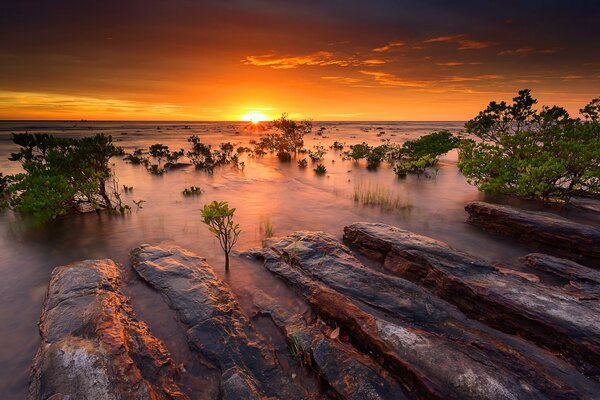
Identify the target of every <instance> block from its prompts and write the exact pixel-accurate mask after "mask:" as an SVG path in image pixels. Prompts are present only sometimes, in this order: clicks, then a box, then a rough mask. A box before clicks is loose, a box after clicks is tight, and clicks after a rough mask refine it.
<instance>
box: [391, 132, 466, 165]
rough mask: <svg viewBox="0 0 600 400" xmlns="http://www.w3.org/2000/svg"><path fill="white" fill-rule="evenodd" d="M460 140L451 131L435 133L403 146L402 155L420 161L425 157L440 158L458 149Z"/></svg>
mask: <svg viewBox="0 0 600 400" xmlns="http://www.w3.org/2000/svg"><path fill="white" fill-rule="evenodd" d="M459 143H460V139H459V138H457V137H455V136H453V135H452V133H450V132H449V131H439V132H433V133H430V134H428V135H424V136H421V137H420V138H418V139H415V140H409V141H407V142H405V143H404V144H403V145H402V151H401V153H402V155H404V156H405V157H408V158H412V159H418V158H421V157H423V156H425V155H431V156H434V157H439V156H441V155H443V154H446V153H447V152H449V151H450V150H452V149H455V148H456V147H458V145H459Z"/></svg>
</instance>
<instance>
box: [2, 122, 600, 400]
mask: <svg viewBox="0 0 600 400" xmlns="http://www.w3.org/2000/svg"><path fill="white" fill-rule="evenodd" d="M321 126H323V127H325V128H326V129H325V130H324V133H323V137H320V136H316V135H315V136H311V137H308V138H307V140H306V142H307V143H306V144H307V147H309V148H310V147H312V146H314V145H323V146H325V147H327V148H329V146H330V145H331V143H332V142H333V141H334V140H337V141H341V142H345V143H346V144H354V143H359V142H362V141H366V142H368V143H370V144H373V145H376V144H378V143H380V142H381V140H382V139H385V138H387V139H390V141H391V142H395V143H402V142H403V141H405V140H407V139H412V138H417V137H419V136H421V135H422V134H425V133H429V132H431V131H435V130H440V129H449V130H451V131H460V129H461V128H462V123H458V122H396V123H389V122H375V123H369V122H365V123H322V124H321V123H316V124H315V128H317V129H318V128H319V127H321ZM245 128H246V125H245V124H243V123H186V124H184V123H165V122H144V123H141V122H93V123H87V122H79V123H65V122H31V121H27V122H14V121H6V122H0V171H2V172H4V173H5V174H7V173H13V172H16V171H18V168H19V167H18V165H17V164H15V163H12V162H9V161H8V160H7V157H8V155H9V154H10V152H11V151H13V150H14V149H15V147H14V145H13V144H12V142H11V136H10V135H11V132H26V131H27V132H45V133H53V134H56V135H60V136H82V135H90V134H94V133H99V132H103V133H106V134H111V135H113V138H114V139H115V140H116V141H117V144H118V145H120V146H123V147H124V148H125V150H128V151H132V150H133V149H135V148H138V147H148V146H149V145H150V144H153V143H163V144H166V145H169V146H170V147H171V148H172V149H178V148H180V147H184V148H187V147H188V146H187V142H186V139H187V137H189V136H190V135H192V134H196V135H199V136H200V137H201V139H202V140H203V141H204V142H206V143H210V144H218V143H220V142H227V141H230V142H232V143H234V144H236V145H246V146H247V145H248V142H249V141H250V140H252V139H256V138H257V137H258V136H259V133H257V132H256V131H255V130H251V129H245ZM315 131H316V129H315ZM381 131H385V135H382V136H380V137H378V136H377V133H379V132H381ZM456 159H457V154H456V152H451V153H449V154H448V155H447V156H444V157H443V158H442V160H441V162H440V164H439V166H438V172H437V174H436V175H435V176H434V177H431V178H418V177H415V176H409V177H407V178H406V179H402V180H400V179H397V178H396V176H395V175H394V173H393V171H392V169H391V168H390V167H389V166H387V165H383V166H382V167H381V168H380V169H379V170H378V171H376V172H373V171H368V170H366V168H365V165H364V163H363V162H359V163H356V162H353V161H343V160H341V158H340V153H339V152H334V151H333V150H329V152H328V153H327V155H326V158H325V161H324V162H323V164H324V165H326V166H327V170H328V173H327V174H326V176H322V177H319V176H316V175H315V173H314V172H313V168H314V165H312V166H311V162H310V161H309V168H306V169H300V168H298V166H297V165H296V163H295V161H293V162H292V163H280V162H278V160H277V159H276V158H274V157H272V156H266V157H263V158H247V157H246V156H244V157H243V161H244V163H245V168H244V170H243V171H241V170H237V169H233V168H231V167H229V166H227V167H224V168H220V169H216V170H215V172H214V174H212V175H209V174H206V173H204V172H201V171H195V170H194V169H193V168H192V167H189V168H184V169H181V170H177V171H171V172H169V173H167V174H165V175H163V176H152V175H150V174H149V173H148V172H146V171H145V169H144V168H143V167H141V166H133V165H128V164H126V163H124V162H122V161H121V160H120V159H115V160H114V162H115V167H116V171H117V176H118V178H119V181H120V184H123V185H127V186H133V187H134V189H133V191H132V193H128V194H126V195H124V196H125V199H126V200H128V201H130V202H131V201H132V200H139V199H143V200H145V201H146V202H145V203H144V206H143V209H141V210H138V211H136V210H135V206H133V208H134V211H133V212H132V213H131V215H127V216H125V217H116V216H111V215H109V214H106V213H104V214H88V215H73V216H68V217H65V218H61V219H59V220H57V221H55V222H53V223H51V224H50V225H48V226H45V227H43V228H31V227H29V226H28V225H27V224H25V223H23V221H22V220H21V219H20V218H19V217H18V216H16V215H14V214H13V213H12V212H8V211H0V276H1V280H0V318H1V319H0V321H1V323H0V399H12V398H23V396H24V394H25V392H26V387H27V380H28V373H29V371H28V369H29V364H30V362H31V359H32V357H33V356H34V354H35V351H36V349H37V346H38V344H39V337H38V330H37V325H36V324H37V322H38V319H39V314H40V309H41V306H42V302H43V298H44V295H45V291H46V287H47V284H48V280H49V276H50V273H51V271H52V269H53V268H54V267H56V266H58V265H63V264H66V263H69V262H73V261H76V260H81V259H93V258H112V259H114V260H115V261H117V262H119V263H122V264H123V265H124V268H125V269H127V268H128V267H129V262H128V254H129V251H130V250H131V249H132V248H133V247H135V246H137V245H139V244H141V243H152V244H160V243H176V244H179V245H181V246H184V247H188V248H190V249H192V250H194V251H195V252H197V253H198V254H200V255H202V256H204V257H206V258H207V259H208V261H209V262H210V263H211V264H212V265H213V266H214V267H215V269H216V271H217V272H218V273H219V274H220V275H221V276H222V277H223V278H224V279H225V280H227V281H228V282H229V284H230V285H231V286H232V288H233V290H234V291H235V292H236V294H237V295H238V297H239V298H240V302H241V304H242V307H243V308H244V310H245V311H246V312H247V313H248V314H251V313H252V294H253V293H254V292H256V291H258V290H263V289H264V290H268V291H269V294H271V295H272V296H275V297H277V298H278V299H280V300H281V301H284V302H285V303H286V305H287V306H288V307H301V302H299V301H298V300H297V299H296V298H295V297H294V296H293V295H292V294H291V293H290V292H289V291H288V290H287V289H286V288H285V287H284V285H283V284H282V283H281V282H279V281H278V280H276V279H275V278H273V277H271V276H270V275H269V274H268V273H266V272H265V271H264V270H263V269H262V268H261V267H259V266H256V265H254V264H252V263H249V262H247V261H245V260H241V259H239V258H236V257H233V259H232V265H231V273H230V274H228V275H225V274H224V270H223V259H222V254H221V250H220V248H219V246H218V242H217V241H216V239H214V238H212V237H211V236H210V235H209V232H208V230H207V229H206V226H205V225H203V224H202V223H201V219H200V212H199V209H200V207H201V206H202V205H203V204H204V203H207V202H209V201H212V200H226V201H228V202H229V203H230V204H231V205H232V206H234V207H236V208H237V211H236V219H237V222H239V224H240V226H241V227H242V235H241V238H240V241H239V244H238V245H237V249H240V250H241V249H246V248H249V247H253V246H259V245H260V244H261V241H262V240H263V239H264V226H269V225H270V226H271V227H272V229H273V231H274V234H275V236H278V235H285V234H287V233H290V232H292V231H295V230H322V231H325V232H328V233H331V234H333V235H335V236H336V237H341V235H342V229H343V227H344V226H345V225H347V224H350V223H352V222H356V221H379V222H385V223H388V224H392V225H397V226H399V227H402V228H405V229H408V230H412V231H414V232H417V233H420V234H424V235H427V236H431V237H433V238H436V239H439V240H443V241H445V242H448V243H450V244H451V245H453V246H454V247H456V248H459V249H462V250H465V251H468V252H470V253H472V254H475V255H477V256H481V257H484V258H487V259H491V260H495V261H499V262H503V263H506V264H509V265H510V264H515V263H516V259H517V258H518V257H519V256H521V255H524V254H526V253H527V252H529V251H531V249H530V248H528V247H527V246H524V245H519V244H515V243H514V242H511V241H506V240H503V239H499V238H497V237H494V236H491V235H488V234H485V233H483V232H482V231H480V230H478V229H476V228H474V227H471V226H469V225H467V224H465V223H464V221H465V219H466V213H465V211H464V209H463V207H464V205H465V204H466V203H467V202H469V201H472V200H480V199H483V198H484V196H483V195H482V194H481V193H479V192H478V191H477V189H475V188H474V187H472V186H470V185H468V184H467V182H466V180H465V178H464V177H463V176H462V175H461V174H460V172H459V171H458V170H457V168H456ZM192 185H194V186H200V187H202V188H203V189H204V193H203V194H202V195H201V196H199V197H184V196H183V195H182V194H181V191H182V190H183V189H184V188H185V187H188V186H192ZM367 187H370V188H371V189H372V190H383V191H386V192H388V193H389V196H390V197H391V198H393V199H395V200H394V201H395V202H396V203H397V204H398V205H399V206H398V207H396V208H393V209H391V210H382V209H381V208H378V207H374V206H363V205H361V204H359V203H356V202H355V201H354V200H353V195H354V192H355V190H357V189H359V188H363V189H364V188H367ZM487 200H490V201H498V199H487ZM131 204H132V203H131ZM132 205H133V204H132ZM521 205H523V204H521ZM524 206H526V207H532V208H536V207H537V206H535V205H530V204H525V205H524ZM550 211H552V210H550ZM561 212H562V213H563V214H565V213H567V214H568V216H569V217H570V218H573V219H575V220H583V221H587V222H588V223H589V221H590V220H589V216H588V215H585V214H583V213H582V212H581V211H573V210H571V211H565V210H562V211H561ZM597 222H598V221H597V220H596V221H593V223H597ZM127 291H128V293H130V294H133V295H134V308H135V309H136V311H137V312H138V314H139V316H140V317H141V318H143V319H147V320H148V322H149V324H150V326H151V328H153V330H154V331H155V333H156V334H157V335H158V336H159V337H161V338H162V339H163V340H165V342H166V344H167V346H168V347H169V348H170V350H171V352H172V353H173V355H174V357H175V358H176V359H177V361H178V362H185V363H189V364H193V361H192V360H189V358H190V356H189V354H188V353H187V352H186V351H185V350H182V347H186V346H184V343H185V339H184V336H183V333H182V332H178V331H174V330H173V329H167V328H165V326H166V325H167V324H164V322H165V321H166V320H168V319H171V318H172V315H170V314H169V313H168V310H167V309H166V308H165V307H164V304H162V302H161V300H160V299H159V298H158V297H156V296H155V295H154V294H153V293H152V292H151V291H150V290H149V289H147V288H146V287H145V286H144V285H142V284H141V283H139V282H137V281H136V280H135V279H130V280H129V284H128V287H127ZM169 325H172V324H169ZM188 370H191V371H194V366H193V365H191V366H189V368H188ZM188 383H189V382H188ZM190 384H193V383H190ZM200 384H201V383H200Z"/></svg>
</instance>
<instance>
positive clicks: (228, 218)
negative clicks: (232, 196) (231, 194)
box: [200, 201, 241, 271]
mask: <svg viewBox="0 0 600 400" xmlns="http://www.w3.org/2000/svg"><path fill="white" fill-rule="evenodd" d="M200 212H201V214H202V222H204V223H205V224H206V225H208V229H209V231H210V232H211V233H212V234H213V235H215V237H216V238H217V239H219V244H220V245H221V248H222V249H223V252H224V253H225V271H229V253H230V252H231V249H232V248H233V246H235V244H236V242H237V240H238V237H239V235H240V232H241V230H240V225H239V224H235V223H234V222H233V214H234V213H235V208H229V204H228V203H227V202H226V201H219V202H217V201H213V202H212V203H210V204H205V205H204V208H202V210H200Z"/></svg>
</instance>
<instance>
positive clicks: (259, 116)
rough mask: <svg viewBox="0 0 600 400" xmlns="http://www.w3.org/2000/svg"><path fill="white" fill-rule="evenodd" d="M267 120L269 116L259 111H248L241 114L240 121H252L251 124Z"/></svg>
mask: <svg viewBox="0 0 600 400" xmlns="http://www.w3.org/2000/svg"><path fill="white" fill-rule="evenodd" d="M267 120H269V117H267V116H266V115H265V114H263V113H261V112H259V111H250V112H248V113H246V114H244V116H242V121H248V122H252V123H253V124H258V123H259V122H263V121H267Z"/></svg>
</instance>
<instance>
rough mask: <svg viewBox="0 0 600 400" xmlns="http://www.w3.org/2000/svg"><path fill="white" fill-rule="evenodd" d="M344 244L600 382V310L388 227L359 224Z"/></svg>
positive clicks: (347, 231)
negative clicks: (529, 341)
mask: <svg viewBox="0 0 600 400" xmlns="http://www.w3.org/2000/svg"><path fill="white" fill-rule="evenodd" d="M344 239H345V240H346V241H347V242H349V243H351V244H352V246H354V247H355V248H357V249H358V250H359V251H361V252H363V253H365V254H367V255H369V256H371V257H375V258H376V259H377V260H379V261H381V262H382V263H383V266H384V267H385V268H386V269H387V270H388V271H389V272H390V273H392V274H394V275H395V276H399V277H402V278H405V279H408V280H410V281H412V282H415V283H418V284H419V285H422V286H424V287H426V288H427V289H429V290H430V291H431V292H432V293H434V294H436V295H438V296H440V297H442V298H444V299H446V300H447V301H449V302H451V303H453V304H455V305H457V306H458V307H459V308H460V309H461V310H462V311H463V312H465V313H466V314H467V315H469V316H471V317H473V318H477V319H479V320H481V321H483V322H485V323H486V324H489V325H491V326H494V327H496V328H497V329H500V330H503V331H505V332H507V333H511V334H519V335H521V336H522V337H524V338H526V339H528V340H531V341H534V342H536V343H537V344H539V345H540V346H543V347H545V348H548V349H550V350H552V351H554V352H556V353H557V354H560V355H561V356H563V357H564V358H565V359H567V360H568V361H570V362H571V363H573V364H574V365H575V366H576V367H577V368H578V369H579V370H580V371H582V372H583V373H585V374H587V375H589V376H592V377H594V378H595V379H600V304H599V303H598V302H597V301H596V302H594V301H591V302H590V301H582V299H581V298H579V296H577V295H574V294H573V292H571V291H567V290H561V288H559V287H557V286H551V285H546V284H544V283H541V282H539V279H534V278H535V276H531V275H529V276H528V274H520V273H518V272H516V271H511V270H509V269H504V268H498V267H495V266H493V265H491V264H490V263H488V262H486V261H484V260H481V259H477V258H475V257H472V256H470V255H468V254H466V253H463V252H460V251H457V250H455V249H453V248H451V247H450V246H448V245H447V244H446V243H443V242H440V241H436V240H433V239H431V238H428V237H426V236H422V235H418V234H414V233H412V232H409V231H406V230H402V229H399V228H396V227H392V226H389V225H385V224H378V223H355V224H352V225H350V226H347V227H345V228H344Z"/></svg>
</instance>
